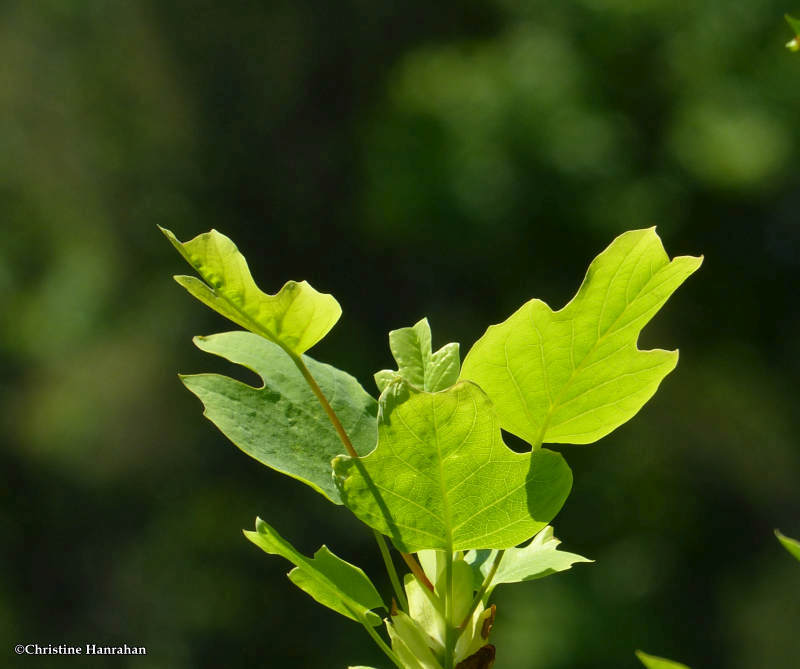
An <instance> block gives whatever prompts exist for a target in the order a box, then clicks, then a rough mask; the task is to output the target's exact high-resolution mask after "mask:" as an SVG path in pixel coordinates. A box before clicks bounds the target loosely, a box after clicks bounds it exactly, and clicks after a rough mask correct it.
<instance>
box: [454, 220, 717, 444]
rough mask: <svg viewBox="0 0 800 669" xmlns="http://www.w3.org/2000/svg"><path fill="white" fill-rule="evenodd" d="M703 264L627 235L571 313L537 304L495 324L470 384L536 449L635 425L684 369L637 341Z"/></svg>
mask: <svg viewBox="0 0 800 669" xmlns="http://www.w3.org/2000/svg"><path fill="white" fill-rule="evenodd" d="M701 262H702V258H694V257H690V256H681V257H678V258H675V259H674V260H672V261H671V262H670V260H669V257H668V256H667V254H666V252H665V251H664V247H663V246H662V244H661V240H660V239H659V237H658V235H657V234H656V232H655V230H654V229H652V228H651V229H648V230H634V231H631V232H626V233H625V234H623V235H620V236H619V237H617V239H615V240H614V241H613V242H612V243H611V245H610V246H609V247H608V248H607V249H606V250H605V251H603V252H602V253H601V254H600V255H599V256H598V257H597V258H595V260H594V261H593V262H592V264H591V265H590V266H589V270H588V272H587V273H586V278H585V279H584V280H583V283H582V284H581V287H580V289H579V290H578V293H577V295H576V296H575V297H574V298H573V299H572V300H571V301H570V302H569V304H567V305H566V306H565V307H564V308H563V309H561V310H559V311H553V310H552V309H550V307H548V306H547V305H546V304H545V303H544V302H542V301H541V300H531V301H530V302H527V303H526V304H524V305H523V306H522V307H521V308H520V309H519V310H517V311H516V312H515V313H514V314H512V315H511V316H510V317H509V318H508V319H507V320H506V321H504V322H503V323H500V324H499V325H493V326H491V327H490V328H489V329H488V330H487V331H486V334H484V335H483V337H481V338H480V339H479V340H478V341H477V342H476V343H475V345H474V346H473V347H472V350H471V351H470V352H469V353H468V355H467V357H466V359H465V360H464V366H463V368H462V370H461V378H462V379H469V380H471V381H474V382H475V383H477V384H478V385H479V386H480V387H481V388H482V389H483V390H484V391H485V392H486V393H487V394H488V395H489V397H490V398H491V400H492V402H493V403H494V405H495V408H496V410H497V414H498V416H499V418H500V426H501V427H502V428H503V429H505V430H508V431H509V432H512V433H514V434H516V435H517V436H519V437H522V438H523V439H525V440H526V441H529V442H531V443H532V444H533V445H534V450H535V449H536V448H537V447H538V446H539V445H540V444H542V443H569V444H588V443H591V442H593V441H596V440H598V439H600V438H601V437H603V436H605V435H606V434H608V433H609V432H611V431H612V430H614V429H616V428H617V427H619V426H620V425H622V424H623V423H625V422H626V421H627V420H629V419H630V418H632V417H633V416H634V415H635V414H636V412H637V411H639V409H641V408H642V406H643V405H644V404H645V402H647V400H648V399H650V397H652V395H653V394H654V393H655V391H656V389H657V388H658V385H659V384H660V383H661V380H662V379H663V378H664V377H665V376H666V375H667V374H668V373H669V372H670V371H672V369H673V368H674V367H675V365H676V364H677V362H678V352H677V351H663V350H653V351H640V350H639V349H638V348H637V346H636V342H637V339H638V337H639V332H640V331H641V330H642V328H643V327H644V326H645V325H646V324H647V322H648V321H649V320H650V319H651V318H652V317H653V316H654V315H655V313H656V312H657V311H658V310H659V309H660V308H661V306H662V305H663V304H664V302H666V300H667V299H668V298H669V296H670V295H671V294H672V293H673V292H674V291H675V290H676V289H677V288H678V286H680V285H681V283H683V281H684V280H685V279H686V278H687V277H688V276H689V275H690V274H692V273H693V272H694V271H695V270H697V268H698V267H700V264H701Z"/></svg>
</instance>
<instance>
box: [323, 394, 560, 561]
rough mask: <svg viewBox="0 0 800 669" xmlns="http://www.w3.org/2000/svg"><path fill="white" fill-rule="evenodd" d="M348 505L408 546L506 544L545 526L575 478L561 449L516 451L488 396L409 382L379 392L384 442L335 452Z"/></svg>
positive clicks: (380, 433) (403, 547) (400, 545)
mask: <svg viewBox="0 0 800 669" xmlns="http://www.w3.org/2000/svg"><path fill="white" fill-rule="evenodd" d="M334 470H335V472H336V476H337V483H338V485H339V486H340V490H341V492H342V499H343V500H344V503H345V504H346V505H347V506H348V507H349V508H350V509H351V510H352V511H353V513H355V514H356V516H358V517H359V518H360V519H361V520H363V521H364V522H365V523H366V524H367V525H369V526H371V527H373V528H375V529H377V530H379V531H380V532H382V533H383V534H386V535H388V536H390V537H391V538H392V540H393V541H394V543H395V545H396V546H397V547H398V548H400V549H401V550H403V551H406V552H416V551H418V550H422V549H426V548H438V549H442V550H449V551H454V550H467V549H470V548H508V547H511V546H514V545H516V544H518V543H519V542H521V541H523V540H525V539H527V538H528V537H530V536H532V535H533V534H535V533H536V532H538V531H539V530H540V529H542V528H543V527H544V526H545V525H547V523H548V522H550V520H551V519H552V518H553V517H554V516H555V515H556V513H558V511H559V509H560V508H561V505H562V504H563V503H564V500H565V499H566V497H567V495H568V494H569V491H570V488H571V486H572V474H571V472H570V470H569V467H568V466H567V464H566V462H565V461H564V459H563V458H562V457H561V455H560V454H558V453H554V452H553V451H548V450H545V449H542V450H540V451H538V452H536V453H534V454H533V456H531V455H530V454H527V453H514V452H513V451H512V450H511V449H509V448H508V447H507V446H506V445H505V444H504V443H503V440H502V437H501V435H500V428H499V425H498V422H497V417H496V415H495V413H494V410H493V408H492V405H491V402H490V401H489V399H488V397H487V396H486V394H485V393H483V391H481V389H480V388H478V387H477V386H476V385H475V384H473V383H470V382H460V383H457V384H456V385H455V386H453V387H452V388H450V389H449V390H445V391H441V392H438V393H426V392H423V391H420V390H417V389H416V388H414V387H413V386H410V385H408V384H407V383H405V382H403V381H399V382H394V383H392V384H391V385H390V386H389V387H388V388H387V389H386V390H385V391H384V392H383V394H382V395H381V400H380V408H379V412H378V445H377V447H376V448H375V450H374V451H373V452H372V453H370V454H369V455H367V456H366V457H365V458H362V459H361V460H360V461H354V460H353V459H352V458H349V457H346V456H340V457H339V458H336V460H334Z"/></svg>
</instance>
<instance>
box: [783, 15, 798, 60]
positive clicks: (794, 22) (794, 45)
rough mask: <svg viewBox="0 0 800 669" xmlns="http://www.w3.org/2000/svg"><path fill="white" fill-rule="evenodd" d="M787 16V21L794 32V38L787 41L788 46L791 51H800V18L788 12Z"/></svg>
mask: <svg viewBox="0 0 800 669" xmlns="http://www.w3.org/2000/svg"><path fill="white" fill-rule="evenodd" d="M785 16H786V23H788V24H789V27H790V28H791V29H792V31H793V32H794V38H793V39H791V40H789V41H788V42H787V43H786V48H787V49H789V51H800V20H799V19H796V18H794V17H793V16H789V15H788V14H786V15H785Z"/></svg>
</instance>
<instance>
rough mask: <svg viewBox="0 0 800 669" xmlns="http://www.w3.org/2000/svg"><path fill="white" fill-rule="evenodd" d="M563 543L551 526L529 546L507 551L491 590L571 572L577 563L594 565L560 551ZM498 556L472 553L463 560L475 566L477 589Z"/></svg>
mask: <svg viewBox="0 0 800 669" xmlns="http://www.w3.org/2000/svg"><path fill="white" fill-rule="evenodd" d="M560 543H561V541H560V540H559V539H556V538H555V537H554V536H553V528H552V527H550V526H549V525H548V526H547V527H545V528H544V529H543V530H542V531H541V532H539V533H538V534H537V535H536V536H535V537H534V538H533V539H531V541H530V542H529V543H528V544H527V545H526V546H522V547H520V548H509V549H507V550H506V551H505V553H504V554H503V557H502V558H501V559H500V564H499V566H498V567H497V572H496V573H495V575H494V578H493V579H492V582H491V583H490V584H489V587H490V589H493V588H494V587H495V586H497V585H500V584H501V583H519V582H521V581H533V580H536V579H538V578H544V577H545V576H550V574H555V573H557V572H560V571H565V570H567V569H570V568H571V567H572V565H573V564H575V563H577V562H594V560H590V559H589V558H585V557H583V556H581V555H577V554H575V553H567V552H565V551H560V550H557V549H558V545H559V544H560ZM496 555H497V551H487V550H482V551H470V552H469V553H467V554H466V555H465V556H464V559H465V560H466V561H467V562H468V563H470V564H471V565H472V566H473V574H474V577H473V580H474V585H475V589H476V590H477V589H478V588H479V587H480V586H481V583H483V580H484V579H485V578H486V576H488V574H489V572H490V571H491V568H492V565H493V564H494V560H495V556H496Z"/></svg>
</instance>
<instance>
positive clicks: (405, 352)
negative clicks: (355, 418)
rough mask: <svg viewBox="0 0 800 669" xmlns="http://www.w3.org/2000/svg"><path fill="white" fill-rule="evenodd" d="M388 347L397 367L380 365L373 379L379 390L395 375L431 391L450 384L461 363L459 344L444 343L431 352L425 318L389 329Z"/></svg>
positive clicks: (442, 388)
mask: <svg viewBox="0 0 800 669" xmlns="http://www.w3.org/2000/svg"><path fill="white" fill-rule="evenodd" d="M389 348H390V349H391V351H392V356H393V357H394V359H395V362H397V371H396V372H394V371H391V370H388V369H383V370H381V371H380V372H378V373H377V374H375V383H376V384H377V386H378V390H380V391H381V392H383V391H384V389H385V388H386V386H387V385H389V383H390V382H391V381H392V380H393V379H395V378H402V379H404V380H405V381H406V382H408V383H410V384H411V385H412V386H415V387H417V388H419V389H420V390H425V391H427V392H431V393H433V392H436V391H438V390H444V389H446V388H449V387H450V386H452V385H453V384H454V383H455V382H456V381H457V380H458V372H459V369H460V367H461V361H460V358H459V351H458V344H457V343H451V344H446V345H445V346H443V347H442V348H440V349H439V350H438V351H436V352H435V353H433V352H432V346H431V326H430V325H429V323H428V319H427V318H423V319H422V320H421V321H419V322H418V323H416V324H415V325H413V326H412V327H410V328H400V329H399V330H392V331H391V332H390V333H389Z"/></svg>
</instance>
